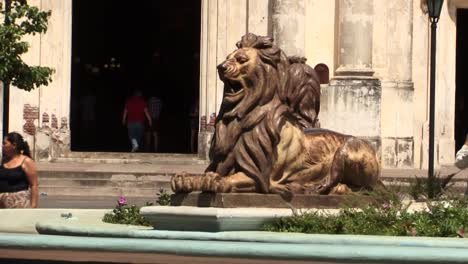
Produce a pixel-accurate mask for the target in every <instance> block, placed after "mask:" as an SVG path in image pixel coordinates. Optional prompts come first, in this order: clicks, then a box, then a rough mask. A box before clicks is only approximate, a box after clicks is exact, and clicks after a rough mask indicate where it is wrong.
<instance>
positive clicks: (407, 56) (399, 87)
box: [379, 0, 414, 168]
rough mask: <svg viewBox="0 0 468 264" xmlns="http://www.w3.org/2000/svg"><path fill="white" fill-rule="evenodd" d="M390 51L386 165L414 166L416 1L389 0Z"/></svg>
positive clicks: (387, 28) (385, 100)
mask: <svg viewBox="0 0 468 264" xmlns="http://www.w3.org/2000/svg"><path fill="white" fill-rule="evenodd" d="M380 4H382V6H379V9H381V10H386V12H387V14H386V15H387V19H386V21H387V23H386V25H385V28H383V32H385V33H386V34H385V38H386V39H385V40H384V41H382V42H383V43H386V54H387V56H384V60H383V61H382V62H381V63H380V64H382V65H384V66H385V68H386V73H385V74H383V78H382V79H383V80H382V118H381V122H382V166H383V167H390V168H391V167H398V168H404V167H413V164H414V160H413V157H414V151H413V149H414V136H413V135H414V133H413V122H414V115H413V113H414V111H413V107H414V106H413V95H414V85H413V82H412V42H413V41H412V38H413V3H412V2H411V1H407V0H394V1H385V2H382V3H380Z"/></svg>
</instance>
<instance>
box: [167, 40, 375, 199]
mask: <svg viewBox="0 0 468 264" xmlns="http://www.w3.org/2000/svg"><path fill="white" fill-rule="evenodd" d="M237 47H238V49H237V50H235V51H234V52H233V53H231V54H230V55H229V56H228V57H227V58H226V60H225V61H224V62H222V63H221V64H219V65H218V73H219V77H220V79H221V80H222V81H223V82H224V97H223V102H222V104H221V108H220V111H219V114H218V116H217V119H216V123H215V133H214V137H213V141H212V144H211V149H210V158H211V163H210V165H209V166H208V167H207V169H206V173H205V175H202V176H199V175H198V176H196V175H188V174H185V173H184V174H180V175H176V176H174V177H173V178H172V179H171V187H172V190H173V191H174V192H176V193H180V192H192V191H203V192H236V193H238V192H256V193H277V194H314V193H315V194H343V193H347V192H350V191H359V190H363V189H366V190H369V189H372V188H373V187H374V186H375V185H376V184H377V183H379V180H378V177H379V174H380V164H379V161H378V159H377V156H376V152H375V150H374V149H373V147H372V146H371V145H370V144H369V143H368V142H366V141H364V140H362V139H358V138H356V137H353V136H349V135H343V134H340V133H337V132H333V131H330V130H325V129H320V128H316V127H318V119H317V116H318V113H319V110H320V84H319V82H318V76H317V74H316V73H315V71H314V70H313V69H312V68H311V67H310V66H308V65H307V64H305V58H300V57H289V58H288V57H287V56H286V55H285V54H284V52H283V51H282V50H281V49H279V48H278V47H276V46H275V45H274V44H273V39H272V38H269V37H263V36H256V35H254V34H251V33H249V34H247V35H245V36H243V37H242V39H241V41H240V42H238V43H237Z"/></svg>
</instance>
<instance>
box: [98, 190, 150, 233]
mask: <svg viewBox="0 0 468 264" xmlns="http://www.w3.org/2000/svg"><path fill="white" fill-rule="evenodd" d="M102 221H103V222H106V223H111V224H125V225H143V226H151V224H150V223H149V222H148V221H146V219H145V218H144V217H143V216H142V215H141V214H140V208H139V207H137V206H136V205H128V204H127V199H125V197H120V198H119V200H118V201H117V205H116V206H115V208H114V210H112V212H111V213H107V214H105V215H104V218H103V219H102Z"/></svg>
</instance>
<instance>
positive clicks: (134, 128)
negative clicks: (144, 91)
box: [122, 90, 152, 152]
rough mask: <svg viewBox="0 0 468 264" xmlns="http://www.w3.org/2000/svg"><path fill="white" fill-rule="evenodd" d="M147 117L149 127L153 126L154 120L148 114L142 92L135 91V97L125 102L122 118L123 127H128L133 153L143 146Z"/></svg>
mask: <svg viewBox="0 0 468 264" xmlns="http://www.w3.org/2000/svg"><path fill="white" fill-rule="evenodd" d="M145 117H146V118H147V119H148V124H149V126H152V120H151V117H150V115H149V112H148V107H147V105H146V101H145V99H144V98H143V97H142V95H141V91H139V90H135V91H134V92H133V95H132V96H131V97H130V98H128V99H127V101H126V102H125V108H124V112H123V116H122V125H127V129H128V138H129V139H130V143H131V145H132V149H131V151H132V152H135V151H137V150H138V148H139V147H140V146H141V145H142V144H141V143H142V138H143V132H144V129H145Z"/></svg>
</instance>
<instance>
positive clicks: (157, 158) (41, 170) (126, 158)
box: [37, 153, 207, 197]
mask: <svg viewBox="0 0 468 264" xmlns="http://www.w3.org/2000/svg"><path fill="white" fill-rule="evenodd" d="M119 155H122V156H123V157H120V158H119ZM113 156H115V157H113ZM206 166H207V163H206V162H205V161H203V160H199V159H197V158H196V156H195V155H157V154H156V155H155V154H146V153H143V154H134V153H132V154H119V153H109V154H107V155H106V154H104V155H100V157H99V158H97V157H96V155H89V156H88V157H86V156H84V155H83V156H82V157H65V158H60V159H56V160H54V161H53V162H38V164H37V167H38V175H39V191H40V193H41V194H42V195H53V196H126V197H155V196H156V193H157V192H158V191H159V189H160V188H164V189H165V190H167V191H170V184H169V181H170V178H171V176H173V175H175V174H177V173H181V172H183V171H186V172H190V173H193V174H201V173H203V171H204V170H205V168H206Z"/></svg>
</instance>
